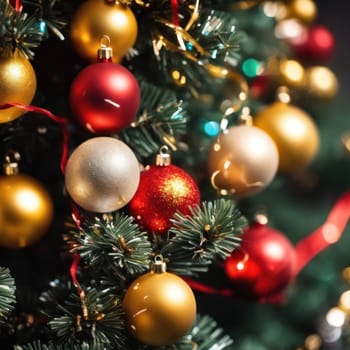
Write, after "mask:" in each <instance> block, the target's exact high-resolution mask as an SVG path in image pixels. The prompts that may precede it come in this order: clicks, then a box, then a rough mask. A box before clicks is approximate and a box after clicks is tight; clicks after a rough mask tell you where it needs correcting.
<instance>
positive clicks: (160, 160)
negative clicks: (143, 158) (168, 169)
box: [156, 145, 171, 166]
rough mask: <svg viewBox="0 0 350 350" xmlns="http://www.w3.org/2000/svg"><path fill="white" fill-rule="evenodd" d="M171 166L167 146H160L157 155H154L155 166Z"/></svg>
mask: <svg viewBox="0 0 350 350" xmlns="http://www.w3.org/2000/svg"><path fill="white" fill-rule="evenodd" d="M170 164H171V157H170V153H169V148H168V146H165V145H164V146H162V147H160V149H159V153H158V154H157V155H156V165H158V166H167V165H170Z"/></svg>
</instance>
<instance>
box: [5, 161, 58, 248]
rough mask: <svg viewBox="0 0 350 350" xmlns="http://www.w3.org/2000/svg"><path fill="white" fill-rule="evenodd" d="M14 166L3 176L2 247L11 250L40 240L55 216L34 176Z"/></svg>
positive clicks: (7, 168) (49, 199)
mask: <svg viewBox="0 0 350 350" xmlns="http://www.w3.org/2000/svg"><path fill="white" fill-rule="evenodd" d="M13 165H14V163H10V164H7V165H5V170H6V172H7V174H8V175H7V176H2V177H0V193H1V197H0V246H2V247H5V248H10V249H16V248H24V247H27V246H28V245H30V244H33V243H35V242H37V241H39V240H40V239H41V238H42V237H43V236H44V234H45V233H46V232H47V230H48V229H49V226H50V224H51V221H52V217H53V204H52V200H51V197H50V195H49V193H48V192H47V191H46V189H45V188H44V187H43V186H42V185H41V184H40V183H39V182H38V181H37V180H35V179H33V178H32V177H30V176H28V175H24V174H18V173H17V167H16V166H15V167H13Z"/></svg>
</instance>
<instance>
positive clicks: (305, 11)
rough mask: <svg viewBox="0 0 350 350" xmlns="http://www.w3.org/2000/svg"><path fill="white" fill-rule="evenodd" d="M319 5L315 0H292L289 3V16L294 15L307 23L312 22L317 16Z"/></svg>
mask: <svg viewBox="0 0 350 350" xmlns="http://www.w3.org/2000/svg"><path fill="white" fill-rule="evenodd" d="M317 13H318V11H317V5H316V3H315V1H313V0H291V1H290V2H289V3H288V4H287V14H288V17H293V18H296V19H298V20H299V21H301V22H303V23H305V24H311V23H313V22H314V21H315V19H316V17H317Z"/></svg>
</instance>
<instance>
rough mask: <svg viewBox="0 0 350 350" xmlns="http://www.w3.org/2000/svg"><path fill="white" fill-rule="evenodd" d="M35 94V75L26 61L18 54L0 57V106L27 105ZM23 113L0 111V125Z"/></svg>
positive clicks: (12, 109) (14, 108) (16, 109)
mask: <svg viewBox="0 0 350 350" xmlns="http://www.w3.org/2000/svg"><path fill="white" fill-rule="evenodd" d="M35 92H36V75H35V71H34V69H33V67H32V65H31V63H30V61H29V60H28V59H26V58H25V57H24V56H22V55H20V54H19V53H15V55H14V56H13V57H0V104H1V105H3V104H6V103H21V104H25V105H28V104H30V103H31V102H32V99H33V97H34V95H35ZM24 113H25V110H24V109H20V108H17V107H10V108H6V109H0V123H8V122H10V121H12V120H14V119H16V118H18V117H20V116H21V115H23V114H24Z"/></svg>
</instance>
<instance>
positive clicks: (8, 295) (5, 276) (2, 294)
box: [0, 267, 16, 326]
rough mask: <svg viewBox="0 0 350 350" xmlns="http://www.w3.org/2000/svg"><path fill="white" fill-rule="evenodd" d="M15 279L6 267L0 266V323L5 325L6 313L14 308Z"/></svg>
mask: <svg viewBox="0 0 350 350" xmlns="http://www.w3.org/2000/svg"><path fill="white" fill-rule="evenodd" d="M15 301H16V297H15V281H14V279H13V277H12V276H11V275H10V272H9V270H8V269H7V268H4V267H2V268H0V325H3V326H5V325H6V318H7V315H8V314H9V313H10V312H11V311H12V310H13V309H14V304H15Z"/></svg>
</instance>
